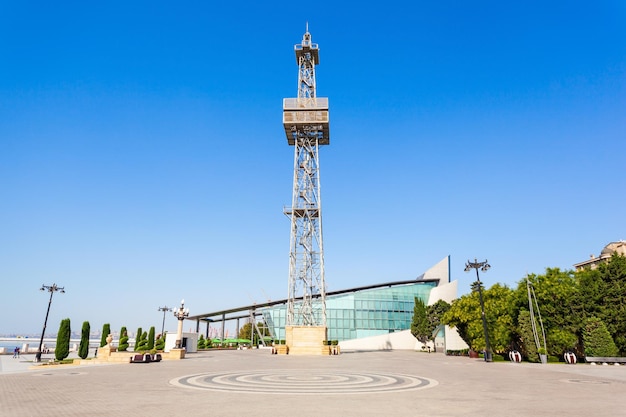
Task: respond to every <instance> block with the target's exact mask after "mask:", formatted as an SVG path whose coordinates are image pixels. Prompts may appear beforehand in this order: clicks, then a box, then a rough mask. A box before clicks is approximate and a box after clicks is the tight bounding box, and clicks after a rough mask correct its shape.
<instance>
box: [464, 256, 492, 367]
mask: <svg viewBox="0 0 626 417" xmlns="http://www.w3.org/2000/svg"><path fill="white" fill-rule="evenodd" d="M489 268H491V265H489V264H488V263H487V260H486V259H485V261H484V262H478V261H477V260H476V258H474V262H470V261H467V263H466V264H465V272H469V271H471V270H472V269H475V270H476V284H477V285H478V299H479V300H480V314H481V316H482V319H483V332H484V334H485V362H493V357H492V356H491V345H490V344H489V331H488V330H487V317H485V302H484V301H483V288H482V287H483V286H482V284H481V282H480V276H479V275H478V270H479V269H480V270H481V271H483V272H487V270H489Z"/></svg>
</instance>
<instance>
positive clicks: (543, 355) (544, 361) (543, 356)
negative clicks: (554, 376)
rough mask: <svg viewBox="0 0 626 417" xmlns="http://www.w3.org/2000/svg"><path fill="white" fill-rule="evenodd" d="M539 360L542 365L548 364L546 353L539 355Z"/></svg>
mask: <svg viewBox="0 0 626 417" xmlns="http://www.w3.org/2000/svg"><path fill="white" fill-rule="evenodd" d="M539 359H541V363H543V364H546V363H548V355H547V354H545V353H540V354H539Z"/></svg>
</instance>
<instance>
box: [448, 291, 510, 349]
mask: <svg viewBox="0 0 626 417" xmlns="http://www.w3.org/2000/svg"><path fill="white" fill-rule="evenodd" d="M476 289H477V288H476ZM512 293H513V292H512V290H511V289H510V288H508V287H507V286H505V285H502V284H494V285H493V286H492V287H491V288H489V289H487V290H483V300H484V304H485V317H486V318H487V329H488V331H489V341H490V342H491V343H490V344H491V349H492V350H493V351H494V352H495V353H504V352H506V351H507V350H508V348H509V347H510V345H511V341H512V338H513V330H514V328H515V326H514V325H513V319H512V317H511V314H510V306H511V297H512ZM441 322H442V323H443V324H447V325H449V326H454V327H456V329H457V331H458V333H459V336H461V338H462V339H463V340H464V341H465V343H467V344H468V345H469V347H470V348H472V349H474V350H483V349H485V345H486V343H485V336H484V331H483V325H482V314H481V309H480V302H479V297H478V292H477V291H474V292H472V293H471V294H467V295H464V296H462V297H460V298H458V299H456V300H454V301H453V302H452V305H451V306H450V309H449V310H448V311H447V312H446V313H444V315H443V317H442V318H441Z"/></svg>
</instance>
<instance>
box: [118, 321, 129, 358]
mask: <svg viewBox="0 0 626 417" xmlns="http://www.w3.org/2000/svg"><path fill="white" fill-rule="evenodd" d="M117 350H119V351H120V352H125V351H126V350H128V331H126V326H122V330H120V343H119V346H118V347H117Z"/></svg>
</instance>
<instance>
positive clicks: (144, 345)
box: [135, 332, 148, 352]
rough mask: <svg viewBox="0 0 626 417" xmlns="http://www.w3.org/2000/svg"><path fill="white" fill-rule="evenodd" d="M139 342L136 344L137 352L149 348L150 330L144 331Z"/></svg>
mask: <svg viewBox="0 0 626 417" xmlns="http://www.w3.org/2000/svg"><path fill="white" fill-rule="evenodd" d="M137 343H138V344H137V345H136V346H135V350H136V351H137V352H143V351H146V350H148V332H143V333H142V334H141V337H140V338H139V341H138V342H137Z"/></svg>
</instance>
